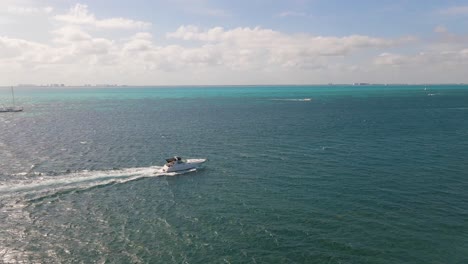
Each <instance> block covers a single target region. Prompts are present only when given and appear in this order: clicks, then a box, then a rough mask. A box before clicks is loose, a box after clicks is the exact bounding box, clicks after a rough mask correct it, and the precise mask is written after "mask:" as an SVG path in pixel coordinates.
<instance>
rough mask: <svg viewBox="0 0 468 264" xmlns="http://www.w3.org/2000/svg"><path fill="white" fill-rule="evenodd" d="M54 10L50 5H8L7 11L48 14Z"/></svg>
mask: <svg viewBox="0 0 468 264" xmlns="http://www.w3.org/2000/svg"><path fill="white" fill-rule="evenodd" d="M52 11H54V8H53V7H51V6H46V7H26V6H9V7H8V8H7V12H8V13H10V14H14V15H33V14H50V13H52Z"/></svg>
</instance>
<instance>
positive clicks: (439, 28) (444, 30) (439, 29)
mask: <svg viewBox="0 0 468 264" xmlns="http://www.w3.org/2000/svg"><path fill="white" fill-rule="evenodd" d="M434 32H435V33H447V32H448V30H447V28H446V27H444V26H437V27H435V28H434Z"/></svg>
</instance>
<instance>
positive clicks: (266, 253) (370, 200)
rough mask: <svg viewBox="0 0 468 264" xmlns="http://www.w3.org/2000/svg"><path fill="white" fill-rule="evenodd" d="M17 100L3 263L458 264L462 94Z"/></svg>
mask: <svg viewBox="0 0 468 264" xmlns="http://www.w3.org/2000/svg"><path fill="white" fill-rule="evenodd" d="M15 94H16V99H17V104H18V105H22V106H23V107H24V108H25V111H24V112H23V113H15V114H12V113H6V114H1V115H0V128H1V131H2V132H1V133H0V157H1V159H0V198H1V200H0V262H5V263H17V262H26V263H28V262H31V263H34V262H42V263H93V262H97V263H468V192H467V190H468V87H467V86H448V85H446V86H443V85H440V86H427V87H425V86H289V87H288V86H281V87H278V86H273V87H268V86H252V87H247V86H246V87H155V88H149V87H147V88H136V87H127V88H62V89H46V88H17V89H15ZM304 99H305V100H304ZM309 99H310V100H309ZM9 100H10V98H9V90H8V89H6V88H5V89H2V91H0V104H9V102H10V101H9ZM176 154H177V155H181V156H184V157H187V158H191V157H192V158H207V159H208V160H209V161H208V163H206V164H205V166H204V167H203V168H201V169H199V170H197V171H195V172H190V173H184V174H170V175H164V174H161V173H160V172H158V171H159V168H160V167H159V166H161V165H162V164H163V163H164V158H167V157H171V156H173V155H176Z"/></svg>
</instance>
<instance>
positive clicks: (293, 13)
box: [278, 11, 307, 17]
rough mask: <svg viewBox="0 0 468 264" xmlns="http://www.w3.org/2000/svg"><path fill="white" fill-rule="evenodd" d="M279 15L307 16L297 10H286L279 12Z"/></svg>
mask: <svg viewBox="0 0 468 264" xmlns="http://www.w3.org/2000/svg"><path fill="white" fill-rule="evenodd" d="M278 16H279V17H305V16H307V14H306V13H304V12H295V11H284V12H281V13H279V14H278Z"/></svg>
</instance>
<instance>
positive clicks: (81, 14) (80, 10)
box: [54, 4, 151, 29]
mask: <svg viewBox="0 0 468 264" xmlns="http://www.w3.org/2000/svg"><path fill="white" fill-rule="evenodd" d="M54 18H55V19H56V20H57V21H61V22H65V23H69V24H76V25H88V26H94V27H96V28H105V29H141V28H147V27H149V26H150V25H151V24H150V23H147V22H143V21H138V20H132V19H127V18H122V17H116V18H107V19H97V18H96V17H95V15H94V14H92V13H90V12H89V11H88V6H87V5H83V4H76V5H75V6H74V7H72V8H71V9H70V10H69V11H68V13H66V14H64V15H57V16H55V17H54Z"/></svg>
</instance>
